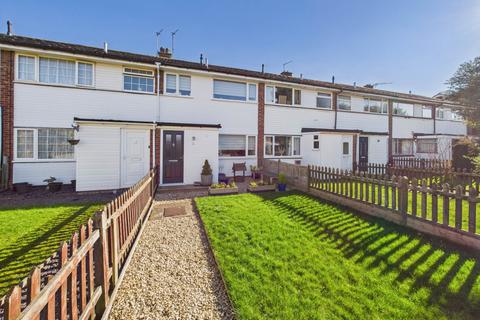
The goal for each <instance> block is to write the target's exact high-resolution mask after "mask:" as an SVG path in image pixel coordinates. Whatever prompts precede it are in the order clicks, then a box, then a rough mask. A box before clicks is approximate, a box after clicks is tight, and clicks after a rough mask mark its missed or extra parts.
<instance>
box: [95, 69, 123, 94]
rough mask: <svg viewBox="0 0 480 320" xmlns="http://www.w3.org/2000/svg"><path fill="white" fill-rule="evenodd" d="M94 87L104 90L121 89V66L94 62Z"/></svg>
mask: <svg viewBox="0 0 480 320" xmlns="http://www.w3.org/2000/svg"><path fill="white" fill-rule="evenodd" d="M95 87H96V88H97V89H106V90H123V67H122V66H120V65H114V64H106V63H96V64H95Z"/></svg>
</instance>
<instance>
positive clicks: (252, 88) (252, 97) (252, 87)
mask: <svg viewBox="0 0 480 320" xmlns="http://www.w3.org/2000/svg"><path fill="white" fill-rule="evenodd" d="M248 101H257V85H256V84H255V83H250V84H249V85H248Z"/></svg>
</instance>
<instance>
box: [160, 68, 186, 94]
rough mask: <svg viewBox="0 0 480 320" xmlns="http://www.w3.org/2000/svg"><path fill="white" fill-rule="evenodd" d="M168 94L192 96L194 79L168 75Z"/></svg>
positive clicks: (166, 89)
mask: <svg viewBox="0 0 480 320" xmlns="http://www.w3.org/2000/svg"><path fill="white" fill-rule="evenodd" d="M165 79H166V81H165V82H166V88H165V91H166V93H171V94H179V95H181V96H190V95H191V93H192V88H191V86H192V79H191V77H190V76H182V75H176V74H170V73H167V75H166V77H165Z"/></svg>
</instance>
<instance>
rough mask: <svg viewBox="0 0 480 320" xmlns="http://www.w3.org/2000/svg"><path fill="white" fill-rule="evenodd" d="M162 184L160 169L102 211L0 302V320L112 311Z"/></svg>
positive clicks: (96, 315) (85, 315)
mask: <svg viewBox="0 0 480 320" xmlns="http://www.w3.org/2000/svg"><path fill="white" fill-rule="evenodd" d="M157 186H158V168H155V169H152V170H151V171H150V172H149V173H148V174H147V175H146V176H145V177H144V178H142V179H141V180H140V181H139V182H138V183H137V184H135V185H134V186H133V187H131V188H129V189H128V190H126V191H125V192H123V193H122V194H121V195H120V196H118V197H117V198H116V199H114V200H113V201H112V202H110V203H109V204H108V205H106V206H105V207H104V209H103V210H102V211H101V212H97V213H96V214H95V216H94V217H93V219H89V220H88V222H87V223H86V224H85V225H82V226H81V227H80V229H79V231H78V232H76V233H74V234H73V235H72V237H71V238H70V240H69V241H68V242H63V243H62V244H61V245H60V248H59V250H58V252H57V253H55V254H54V255H52V256H51V257H50V258H49V259H47V260H46V261H45V262H44V263H43V264H42V265H40V266H37V267H35V268H33V270H32V271H31V273H30V274H29V276H28V277H27V278H25V279H24V281H22V282H21V283H20V284H19V285H16V286H14V287H13V288H12V289H11V290H10V291H9V293H8V294H7V295H6V296H5V297H4V298H3V299H2V300H1V301H0V319H2V320H3V319H5V320H12V319H25V320H27V319H28V320H30V319H34V320H36V319H47V320H51V319H61V320H66V319H71V320H77V319H89V318H90V319H94V318H100V317H101V316H102V314H103V313H104V312H105V310H106V309H107V308H110V307H111V303H112V302H113V301H112V300H113V299H112V293H113V292H114V291H115V290H114V289H115V288H116V287H117V286H118V284H119V282H120V281H121V277H122V275H123V273H124V271H125V266H126V264H127V263H128V262H127V261H128V259H129V258H130V256H131V253H132V248H133V246H134V245H135V243H136V240H137V239H138V237H139V235H140V233H141V230H142V226H143V225H144V223H145V221H146V219H147V215H148V212H149V210H150V206H151V203H152V200H153V198H154V195H155V192H156V189H157Z"/></svg>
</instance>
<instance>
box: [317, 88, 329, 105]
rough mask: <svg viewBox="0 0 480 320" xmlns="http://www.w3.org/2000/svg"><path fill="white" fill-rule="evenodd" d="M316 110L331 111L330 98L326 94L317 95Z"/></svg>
mask: <svg viewBox="0 0 480 320" xmlns="http://www.w3.org/2000/svg"><path fill="white" fill-rule="evenodd" d="M317 108H321V109H331V108H332V96H331V95H330V94H328V93H320V92H319V93H317Z"/></svg>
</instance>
